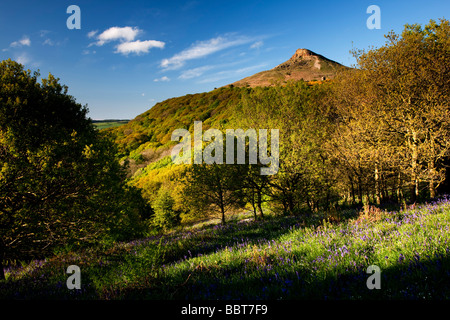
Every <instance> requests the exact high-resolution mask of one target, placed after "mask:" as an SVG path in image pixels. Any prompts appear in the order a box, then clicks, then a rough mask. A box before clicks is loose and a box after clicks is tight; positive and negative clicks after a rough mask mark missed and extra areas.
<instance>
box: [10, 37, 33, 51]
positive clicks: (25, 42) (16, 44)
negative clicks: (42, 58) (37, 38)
mask: <svg viewBox="0 0 450 320" xmlns="http://www.w3.org/2000/svg"><path fill="white" fill-rule="evenodd" d="M30 45H31V40H30V38H29V37H28V36H24V37H23V38H22V39H20V40H18V41H14V42H12V43H11V44H10V46H11V47H13V48H14V47H22V46H28V47H29V46H30Z"/></svg>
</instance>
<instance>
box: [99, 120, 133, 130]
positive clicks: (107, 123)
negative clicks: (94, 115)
mask: <svg viewBox="0 0 450 320" xmlns="http://www.w3.org/2000/svg"><path fill="white" fill-rule="evenodd" d="M129 121H130V120H93V121H92V122H93V123H94V125H95V126H96V127H97V129H99V130H102V129H107V128H115V127H119V126H121V125H124V124H127V123H128V122H129Z"/></svg>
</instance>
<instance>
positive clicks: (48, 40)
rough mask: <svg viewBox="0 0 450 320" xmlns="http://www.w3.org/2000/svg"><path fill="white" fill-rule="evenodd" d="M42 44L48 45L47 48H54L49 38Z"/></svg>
mask: <svg viewBox="0 0 450 320" xmlns="http://www.w3.org/2000/svg"><path fill="white" fill-rule="evenodd" d="M42 44H43V45H49V46H54V45H55V43H54V42H53V41H52V40H51V39H49V38H47V39H45V41H44V42H43V43H42Z"/></svg>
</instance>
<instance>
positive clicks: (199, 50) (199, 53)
mask: <svg viewBox="0 0 450 320" xmlns="http://www.w3.org/2000/svg"><path fill="white" fill-rule="evenodd" d="M250 41H251V39H249V38H247V37H235V38H233V37H231V38H230V37H229V36H219V37H217V38H213V39H210V40H206V41H199V42H197V43H195V44H193V45H192V46H191V47H190V48H188V49H185V50H183V51H181V52H180V53H177V54H175V55H174V56H173V57H171V58H169V59H164V60H162V61H161V67H163V68H164V69H171V70H174V69H179V68H181V67H182V66H183V65H184V64H185V62H186V61H188V60H192V59H198V58H202V57H205V56H207V55H210V54H212V53H214V52H217V51H220V50H223V49H226V48H229V47H233V46H238V45H241V44H245V43H248V42H250Z"/></svg>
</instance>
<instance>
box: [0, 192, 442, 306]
mask: <svg viewBox="0 0 450 320" xmlns="http://www.w3.org/2000/svg"><path fill="white" fill-rule="evenodd" d="M449 210H450V208H449V203H448V200H447V199H443V200H442V201H439V202H438V203H432V204H428V205H424V206H421V207H416V208H414V209H413V208H409V209H407V210H404V211H401V212H383V213H382V214H381V215H380V216H378V217H377V218H376V219H366V217H365V215H364V214H362V213H360V214H359V215H358V213H357V212H354V211H353V212H349V213H347V212H342V216H347V218H346V220H345V221H343V222H341V223H337V224H335V223H328V222H327V223H323V224H321V222H320V221H322V220H323V218H324V215H315V216H312V217H311V218H309V219H306V220H305V219H303V218H299V217H292V216H291V217H277V218H272V219H266V220H264V221H253V222H240V223H229V224H226V225H216V226H209V227H205V228H202V229H198V230H185V231H177V232H174V233H172V234H170V235H166V236H164V237H152V238H147V239H143V240H140V241H131V242H127V243H114V244H112V245H107V246H104V247H100V246H99V247H94V248H89V249H86V250H83V251H80V252H70V253H67V254H61V255H60V256H59V257H57V259H52V260H51V261H45V262H44V261H33V262H31V263H29V264H26V265H24V266H22V267H21V266H16V267H14V268H12V269H11V270H10V271H9V272H8V274H7V276H8V280H7V281H6V282H3V283H0V288H1V290H0V297H1V298H12V297H14V298H16V299H17V298H20V299H30V298H59V299H62V298H71V299H135V298H139V299H159V300H166V299H249V300H258V299H268V300H271V299H319V300H325V299H326V300H329V299H339V300H342V299H345V300H348V299H350V300H366V299H384V300H392V299H396V300H404V299H420V300H423V299H436V300H437V299H448V297H449V296H450V292H449V288H448V286H447V285H446V284H447V283H448V281H449V280H450V279H449V274H448V272H447V271H448V268H449V267H450V258H449V250H448V244H449V243H450V234H449V233H448V232H447V230H448V228H449V227H450V214H449V213H450V211H449ZM369 218H371V217H370V216H369ZM68 264H80V265H81V268H82V270H83V278H82V279H83V280H82V289H81V290H77V291H76V293H74V291H75V290H67V288H66V287H65V286H64V285H62V286H61V284H64V283H65V281H66V279H67V275H65V274H64V273H63V272H61V268H62V267H63V266H66V265H68ZM370 265H377V266H379V267H380V268H381V290H369V289H368V288H367V285H366V281H367V279H368V278H369V276H370V274H368V273H367V272H366V270H367V267H368V266H370ZM30 283H33V290H30V288H29V285H30Z"/></svg>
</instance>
